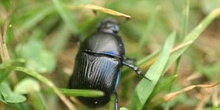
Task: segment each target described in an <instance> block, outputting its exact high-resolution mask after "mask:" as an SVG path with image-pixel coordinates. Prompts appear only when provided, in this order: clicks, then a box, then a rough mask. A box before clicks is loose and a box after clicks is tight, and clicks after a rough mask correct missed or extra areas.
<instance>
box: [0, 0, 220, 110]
mask: <svg viewBox="0 0 220 110" xmlns="http://www.w3.org/2000/svg"><path fill="white" fill-rule="evenodd" d="M85 4H94V5H98V6H101V7H105V8H108V9H112V10H115V11H118V12H121V13H124V14H127V15H130V16H131V19H130V20H128V21H126V22H124V21H125V19H126V18H125V17H118V16H113V15H110V14H106V13H104V12H102V11H98V13H97V15H95V14H94V13H93V12H92V10H91V9H88V8H78V9H74V10H73V9H70V8H68V7H67V5H69V6H73V7H77V6H79V5H85ZM219 6H220V0H102V1H101V0H80V1H74V0H73V1H72V0H0V28H1V31H0V32H1V35H2V36H4V37H5V42H6V44H7V50H8V53H9V56H10V59H11V60H17V59H22V60H24V61H25V62H22V63H21V62H20V61H19V62H16V63H15V65H19V66H22V67H25V68H28V69H30V70H32V71H35V72H38V73H40V74H41V75H43V76H44V77H46V78H47V79H49V80H50V81H51V82H53V83H54V84H55V85H56V86H57V87H59V88H66V87H67V82H68V80H69V77H70V75H71V73H72V70H73V65H74V58H75V56H76V53H77V50H78V48H79V45H78V41H79V39H84V38H86V37H87V36H88V35H89V34H91V33H92V32H94V31H96V24H97V23H98V22H99V20H102V19H104V18H106V17H112V18H115V19H116V20H118V21H120V22H121V24H120V32H119V34H120V35H121V36H122V39H123V40H124V43H125V46H126V49H127V51H126V56H128V57H130V58H133V59H136V60H137V61H140V60H142V59H144V58H146V57H148V56H149V55H152V53H154V52H156V51H158V50H159V49H161V48H162V47H163V44H164V42H165V40H166V39H167V36H168V35H169V34H170V33H171V32H173V31H176V32H177V37H176V41H175V44H176V45H178V44H179V43H180V42H181V41H183V39H184V38H185V37H186V36H187V35H188V33H190V32H191V31H192V30H193V29H194V28H195V27H196V26H197V25H198V24H199V23H200V22H201V21H202V20H203V19H204V18H205V17H206V16H207V15H209V14H210V13H211V12H212V11H213V10H214V9H216V8H218V7H219ZM187 7H189V13H188V14H189V16H187V17H184V16H185V15H184V13H185V11H184V10H185V9H187ZM184 26H185V27H184ZM219 30H220V19H219V18H217V19H215V20H214V21H212V22H211V24H210V25H209V26H208V27H206V29H205V31H204V32H203V33H202V34H201V35H200V37H199V38H198V39H197V40H196V42H194V43H193V44H192V45H191V46H190V48H189V49H187V51H186V52H184V54H182V56H181V60H180V62H179V66H178V70H177V71H175V65H173V66H172V67H171V68H170V69H169V70H168V71H167V72H166V73H165V75H163V76H162V77H161V80H160V81H159V82H158V85H159V84H161V82H162V83H163V80H164V79H166V78H168V77H170V76H172V75H173V74H174V73H175V74H177V75H178V77H177V78H176V79H175V81H173V83H172V85H170V87H169V88H164V89H163V90H161V92H160V93H158V94H157V95H155V96H154V97H151V99H150V100H148V101H147V103H146V104H145V106H144V107H143V108H142V109H143V110H148V109H149V110H160V109H165V108H166V109H171V110H185V109H187V110H196V109H197V110H206V109H207V110H208V109H211V108H212V109H213V110H215V109H216V108H217V109H219V108H218V107H216V108H215V106H217V105H218V104H220V97H219V94H220V87H219V86H217V87H214V88H211V89H204V88H201V89H200V88H198V89H193V90H191V91H189V92H186V93H182V94H180V95H179V96H178V97H176V98H175V99H174V100H170V101H169V102H168V103H165V102H162V101H161V99H160V100H159V98H160V97H163V96H164V95H165V94H167V93H170V92H173V91H177V90H181V89H183V88H184V87H187V86H190V85H194V84H207V83H213V82H217V81H219V79H220V49H219V44H220V31H219ZM3 33H6V34H5V35H3ZM0 61H1V62H3V61H4V60H3V58H2V59H1V60H0ZM177 64H178V63H177ZM147 68H148V67H146V68H142V69H143V73H145V72H146V71H147ZM123 69H124V70H125V69H126V68H123ZM0 70H1V69H0ZM3 73H9V71H8V70H7V69H5V68H4V69H2V70H1V71H0V74H3ZM11 74H16V75H11ZM11 74H10V75H9V76H8V77H7V78H4V79H1V82H2V85H1V87H0V88H8V89H9V88H10V89H11V90H8V91H10V92H13V93H14V92H15V93H19V94H25V95H24V96H25V97H26V101H24V99H23V100H22V98H24V97H23V95H22V96H20V97H22V98H21V100H18V101H17V100H13V101H14V102H13V101H12V102H10V101H8V102H7V100H6V99H4V94H3V93H4V91H3V89H2V91H1V96H0V99H1V100H0V110H33V109H34V110H66V109H67V108H66V106H65V105H64V104H63V102H62V101H61V100H60V99H59V98H58V97H57V95H55V94H53V93H52V92H51V89H50V88H48V87H47V86H45V85H44V84H43V83H42V82H41V81H38V80H36V79H33V78H31V77H29V76H27V75H25V74H20V72H15V73H11ZM122 74H123V75H122V78H121V83H120V84H119V86H118V89H117V91H118V94H119V97H120V101H119V106H120V107H127V108H128V107H129V105H130V103H131V100H132V98H131V95H132V93H133V92H134V88H135V86H136V85H137V83H138V82H139V81H140V80H139V79H138V78H137V76H136V75H135V74H134V73H129V74H132V76H131V77H132V78H129V79H126V78H125V76H126V75H127V74H125V73H122ZM0 77H2V78H3V76H2V75H1V76H0ZM171 86H172V87H171ZM171 88H172V89H171ZM6 92H7V91H6ZM23 101H24V102H23ZM112 103H113V102H111V103H110V104H108V105H106V106H105V107H102V108H99V109H98V110H103V109H106V110H108V109H112ZM74 105H76V107H77V108H78V109H79V110H84V109H85V110H86V109H88V108H86V107H85V106H84V105H82V104H79V103H76V102H74ZM217 109H216V110H217Z"/></svg>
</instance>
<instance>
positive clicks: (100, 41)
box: [68, 19, 142, 110]
mask: <svg viewBox="0 0 220 110" xmlns="http://www.w3.org/2000/svg"><path fill="white" fill-rule="evenodd" d="M118 31H119V26H118V23H117V22H116V21H114V20H113V19H106V20H104V21H103V22H101V23H100V24H99V25H98V28H97V31H96V32H95V33H93V34H92V35H90V36H89V37H87V38H86V39H85V40H84V41H83V42H82V43H81V45H80V49H79V51H78V54H77V55H76V59H75V66H74V71H73V74H72V76H71V78H70V80H69V85H68V86H69V88H71V89H92V90H101V91H103V92H104V93H105V95H104V96H102V97H95V98H91V97H77V98H78V99H79V101H80V102H82V103H83V104H85V105H87V106H88V107H91V108H96V107H101V106H104V105H105V104H107V103H108V102H109V100H110V96H111V95H112V94H115V96H116V99H115V110H118V99H117V93H116V87H117V85H118V82H119V79H120V75H121V68H122V66H123V65H125V66H127V67H129V68H131V69H133V70H134V71H135V72H136V73H137V74H138V75H142V74H141V71H140V70H139V68H138V67H137V66H135V65H133V64H129V60H128V58H126V57H125V47H124V44H123V41H122V39H121V37H120V36H119V35H118V34H117V33H118Z"/></svg>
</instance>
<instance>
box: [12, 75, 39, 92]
mask: <svg viewBox="0 0 220 110" xmlns="http://www.w3.org/2000/svg"><path fill="white" fill-rule="evenodd" d="M33 91H40V85H39V83H38V81H37V80H35V79H33V78H25V79H23V80H22V81H20V82H19V83H18V84H16V86H15V92H17V93H21V94H28V93H29V92H33Z"/></svg>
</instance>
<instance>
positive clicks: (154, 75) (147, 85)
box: [130, 33, 176, 110]
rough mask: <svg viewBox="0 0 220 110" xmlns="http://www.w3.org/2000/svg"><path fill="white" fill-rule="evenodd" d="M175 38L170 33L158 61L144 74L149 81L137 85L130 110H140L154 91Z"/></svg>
mask: <svg viewBox="0 0 220 110" xmlns="http://www.w3.org/2000/svg"><path fill="white" fill-rule="evenodd" d="M175 36H176V34H175V33H172V34H171V35H170V36H169V38H168V39H167V40H166V42H165V45H164V48H163V49H162V52H161V54H160V56H159V58H158V60H157V61H156V62H155V63H154V64H153V65H152V66H151V68H150V69H149V71H148V72H147V73H146V76H147V77H148V78H149V79H150V80H151V81H149V80H146V79H142V80H141V81H140V83H139V84H138V85H137V87H136V89H135V92H134V95H133V98H132V99H133V100H132V103H131V104H132V105H131V107H130V108H131V110H141V109H142V106H143V105H144V104H145V102H146V101H147V99H148V98H149V96H150V95H151V93H152V91H153V90H154V87H155V85H156V84H157V82H158V80H159V78H160V76H161V75H162V73H163V70H164V68H165V65H166V63H167V61H168V59H169V56H170V53H171V49H172V47H173V44H174V40H175Z"/></svg>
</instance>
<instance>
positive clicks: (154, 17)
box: [137, 8, 160, 58]
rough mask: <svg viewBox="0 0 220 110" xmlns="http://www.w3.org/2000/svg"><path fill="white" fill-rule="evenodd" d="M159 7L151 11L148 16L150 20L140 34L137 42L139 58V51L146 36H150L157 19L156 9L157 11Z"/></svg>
mask: <svg viewBox="0 0 220 110" xmlns="http://www.w3.org/2000/svg"><path fill="white" fill-rule="evenodd" d="M159 9H160V8H156V10H155V11H154V12H153V15H152V16H151V17H150V20H149V21H148V24H147V26H146V27H145V29H144V30H146V31H145V32H144V34H143V35H142V36H141V38H140V40H139V43H138V47H137V48H138V49H137V50H138V53H139V54H138V55H139V58H140V57H141V56H140V55H141V52H142V51H143V49H142V48H143V46H144V45H145V44H146V42H147V40H148V37H149V36H150V34H151V32H152V30H153V27H154V25H155V23H156V20H157V15H158V11H159Z"/></svg>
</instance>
